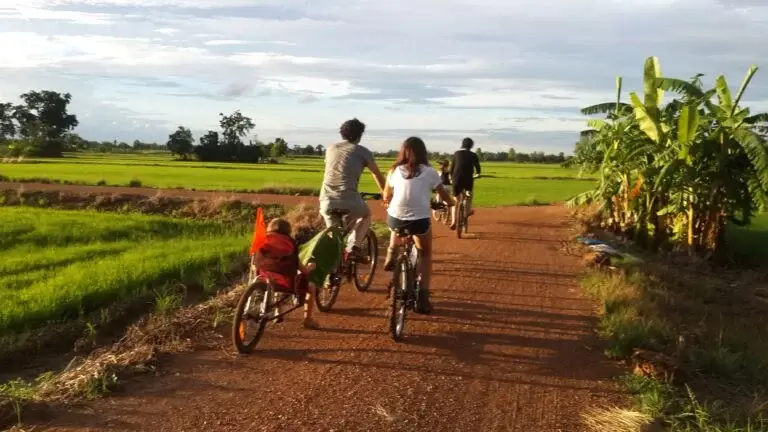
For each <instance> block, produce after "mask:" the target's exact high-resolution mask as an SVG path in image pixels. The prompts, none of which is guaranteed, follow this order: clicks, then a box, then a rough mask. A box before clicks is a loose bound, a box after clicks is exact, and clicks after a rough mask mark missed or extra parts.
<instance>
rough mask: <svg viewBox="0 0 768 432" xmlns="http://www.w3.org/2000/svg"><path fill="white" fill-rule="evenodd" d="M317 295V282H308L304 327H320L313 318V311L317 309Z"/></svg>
mask: <svg viewBox="0 0 768 432" xmlns="http://www.w3.org/2000/svg"><path fill="white" fill-rule="evenodd" d="M316 295H317V287H315V284H313V283H309V284H307V294H306V299H307V300H306V301H305V302H304V327H307V328H312V329H315V328H318V325H317V322H316V321H315V320H314V319H313V318H312V312H313V311H314V309H315V296H316Z"/></svg>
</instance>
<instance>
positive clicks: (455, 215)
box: [451, 193, 463, 229]
mask: <svg viewBox="0 0 768 432" xmlns="http://www.w3.org/2000/svg"><path fill="white" fill-rule="evenodd" d="M462 196H463V194H462V193H457V194H455V198H456V205H455V206H453V207H451V229H456V219H457V218H458V213H459V201H461V198H462Z"/></svg>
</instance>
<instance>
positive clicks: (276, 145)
mask: <svg viewBox="0 0 768 432" xmlns="http://www.w3.org/2000/svg"><path fill="white" fill-rule="evenodd" d="M286 154H288V143H287V142H286V141H285V140H284V139H282V138H280V137H277V138H275V141H274V142H273V143H272V149H271V151H270V156H272V157H275V158H279V157H283V156H285V155H286Z"/></svg>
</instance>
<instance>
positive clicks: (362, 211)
mask: <svg viewBox="0 0 768 432" xmlns="http://www.w3.org/2000/svg"><path fill="white" fill-rule="evenodd" d="M349 216H350V218H352V219H354V221H355V222H354V227H353V228H352V231H351V232H350V233H349V238H348V239H347V249H346V250H347V252H351V251H352V248H353V247H354V246H357V248H358V250H360V249H362V248H363V247H364V245H365V244H364V242H365V236H366V234H368V230H369V229H370V228H371V209H370V208H368V203H366V202H365V201H363V200H362V199H360V202H359V203H356V204H355V205H354V206H351V207H350V208H349Z"/></svg>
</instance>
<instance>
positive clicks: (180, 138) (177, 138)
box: [126, 126, 195, 160]
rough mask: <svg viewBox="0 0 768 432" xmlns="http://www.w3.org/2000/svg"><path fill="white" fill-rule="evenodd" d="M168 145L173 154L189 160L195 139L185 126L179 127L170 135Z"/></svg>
mask: <svg viewBox="0 0 768 432" xmlns="http://www.w3.org/2000/svg"><path fill="white" fill-rule="evenodd" d="M126 145H127V144H126ZM166 145H167V146H168V150H170V151H171V154H173V155H178V156H179V157H181V159H183V160H187V159H189V157H190V156H191V155H192V152H193V150H194V145H195V139H194V138H193V137H192V131H191V130H189V129H187V128H185V127H184V126H179V128H178V129H176V132H174V133H172V134H170V135H168V143H167V144H166Z"/></svg>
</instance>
